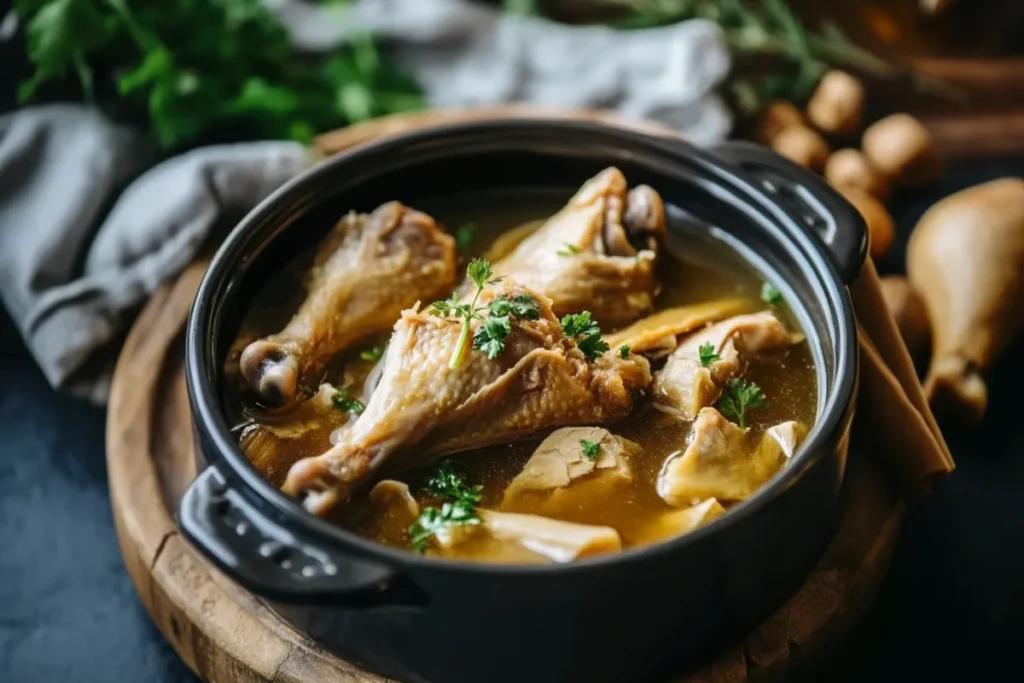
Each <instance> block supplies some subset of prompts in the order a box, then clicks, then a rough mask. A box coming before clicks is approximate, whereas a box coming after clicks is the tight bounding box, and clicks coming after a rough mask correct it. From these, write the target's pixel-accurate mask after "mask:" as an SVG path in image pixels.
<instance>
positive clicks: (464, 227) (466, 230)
mask: <svg viewBox="0 0 1024 683" xmlns="http://www.w3.org/2000/svg"><path fill="white" fill-rule="evenodd" d="M475 237H476V223H473V222H466V223H462V224H461V225H459V227H457V228H455V245H456V246H457V247H458V248H459V251H467V250H469V248H470V247H471V246H473V239H474V238H475Z"/></svg>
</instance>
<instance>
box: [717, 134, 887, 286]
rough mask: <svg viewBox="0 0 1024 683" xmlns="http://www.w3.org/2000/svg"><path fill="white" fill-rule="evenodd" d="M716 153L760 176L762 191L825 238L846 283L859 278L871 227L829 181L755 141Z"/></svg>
mask: <svg viewBox="0 0 1024 683" xmlns="http://www.w3.org/2000/svg"><path fill="white" fill-rule="evenodd" d="M712 153H713V154H715V155H717V156H718V157H720V158H722V159H724V160H725V161H727V162H729V163H731V164H732V165H734V166H737V167H739V168H740V169H741V170H742V171H743V172H744V174H745V175H746V176H747V177H749V178H753V179H754V180H756V181H757V184H758V189H759V190H760V191H761V192H763V193H764V194H766V195H767V196H768V197H769V198H770V199H772V200H773V201H775V202H777V203H778V204H779V205H781V206H782V207H783V208H784V209H785V210H786V211H787V212H788V213H789V214H790V215H791V216H792V217H793V218H795V219H796V220H797V221H798V223H799V224H800V226H801V227H802V228H804V229H805V230H806V231H807V232H808V233H810V234H811V235H813V236H814V237H816V238H818V239H820V240H821V242H822V243H823V244H824V245H825V247H826V248H827V250H828V253H829V254H830V255H831V260H832V263H833V264H834V265H835V267H836V270H837V271H839V277H840V278H841V279H842V281H843V283H844V284H850V282H852V281H853V279H854V278H855V277H856V276H857V274H858V273H859V272H860V270H861V267H862V266H863V265H864V259H865V258H866V257H867V253H868V234H867V225H866V224H865V223H864V219H863V218H862V217H861V215H860V213H859V212H858V211H857V210H856V209H855V208H853V206H852V205H851V204H850V203H849V202H847V201H846V200H845V199H843V197H842V196H841V195H840V194H839V193H838V192H836V191H835V190H833V189H832V188H831V187H830V186H829V185H828V183H826V182H825V181H824V179H822V178H821V177H819V176H817V175H816V174H814V173H812V172H811V171H809V170H807V169H806V168H803V167H802V166H798V165H797V164H795V163H793V162H792V161H790V160H789V159H786V158H784V157H782V156H779V155H778V154H776V153H775V152H773V151H771V150H770V149H768V148H766V147H762V146H761V145H758V144H755V143H752V142H741V141H729V142H725V143H722V144H721V145H718V146H717V147H715V148H714V149H713V150H712Z"/></svg>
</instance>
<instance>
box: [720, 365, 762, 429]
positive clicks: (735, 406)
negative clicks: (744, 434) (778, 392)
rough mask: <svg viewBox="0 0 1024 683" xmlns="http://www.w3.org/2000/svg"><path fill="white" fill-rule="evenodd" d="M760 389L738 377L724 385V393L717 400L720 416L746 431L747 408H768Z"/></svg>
mask: <svg viewBox="0 0 1024 683" xmlns="http://www.w3.org/2000/svg"><path fill="white" fill-rule="evenodd" d="M769 405H770V404H769V403H768V401H766V400H765V397H764V392H763V391H761V387H759V386H757V385H756V384H754V383H753V382H745V381H743V380H742V379H739V378H738V377H734V378H732V379H730V380H729V381H728V382H726V384H725V391H723V392H722V397H721V398H719V399H718V410H719V411H720V412H721V413H722V415H724V416H726V417H729V418H733V420H734V421H735V422H736V424H738V425H739V426H740V427H741V428H743V429H746V427H747V424H746V412H747V409H749V408H768V407H769Z"/></svg>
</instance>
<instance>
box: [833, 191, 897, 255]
mask: <svg viewBox="0 0 1024 683" xmlns="http://www.w3.org/2000/svg"><path fill="white" fill-rule="evenodd" d="M837 189H838V190H839V192H840V194H842V195H843V196H844V197H846V200H847V201H848V202H850V203H851V204H853V207H854V208H855V209H857V211H859V212H860V215H861V216H863V218H864V222H865V223H867V225H868V235H869V237H870V244H871V258H873V259H880V258H882V257H883V256H885V255H886V254H888V253H889V250H890V249H892V244H893V242H894V241H895V239H896V227H895V225H894V224H893V220H892V216H890V215H889V211H888V210H887V209H886V208H885V205H883V204H882V202H880V201H878V200H877V199H875V198H874V197H873V196H871V195H870V194H868V193H867V192H865V191H864V190H861V189H858V188H856V187H840V188H837Z"/></svg>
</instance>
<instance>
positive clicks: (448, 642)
mask: <svg viewBox="0 0 1024 683" xmlns="http://www.w3.org/2000/svg"><path fill="white" fill-rule="evenodd" d="M609 165H616V166H618V167H619V168H620V169H621V170H622V171H623V172H624V173H625V174H626V177H627V178H628V179H629V180H630V183H631V184H638V183H648V184H650V185H651V186H653V187H654V188H656V189H657V190H658V191H659V192H660V193H661V195H662V197H663V198H664V199H665V203H666V205H667V206H669V207H670V212H669V215H670V223H671V225H670V230H683V229H684V228H683V227H681V226H683V225H684V224H685V225H686V226H687V227H686V228H685V229H686V230H693V229H694V226H697V228H698V229H701V230H705V231H710V232H711V233H712V235H713V237H714V238H715V239H719V240H722V241H725V242H727V243H728V244H729V245H731V246H732V247H733V248H734V249H736V250H737V251H738V252H739V253H740V254H741V255H742V256H743V257H744V258H745V259H747V260H748V261H749V262H750V263H751V264H752V265H753V266H754V267H755V268H756V269H758V270H760V271H761V272H762V274H763V276H764V277H765V278H766V279H769V280H771V281H773V282H775V283H776V284H777V286H779V288H780V289H781V290H782V292H783V294H784V296H785V298H786V301H787V302H788V304H789V305H790V307H791V308H792V309H793V311H794V313H795V314H796V316H797V317H798V319H799V320H800V321H801V324H802V326H803V329H804V331H805V332H806V333H807V335H808V338H809V340H810V344H811V347H812V350H813V354H814V356H815V359H816V363H817V368H818V384H819V397H818V399H819V401H818V409H819V419H818V422H817V424H816V425H815V427H814V429H813V431H812V432H811V433H810V435H809V436H808V438H807V440H806V441H805V443H804V445H803V447H802V449H801V451H800V452H799V454H798V455H797V456H796V457H795V458H794V460H793V462H791V463H790V464H789V466H788V467H786V468H785V469H784V470H783V471H782V472H781V473H780V474H779V475H778V476H777V477H776V478H775V479H774V480H773V481H772V482H770V483H769V484H768V485H767V486H765V487H764V489H763V490H761V491H760V492H759V493H758V494H757V495H755V496H754V497H752V498H751V499H749V500H747V501H745V502H744V503H742V504H740V505H738V506H736V507H735V508H734V509H733V510H732V511H730V512H729V513H728V514H727V515H725V516H724V517H722V518H720V519H718V520H716V521H714V522H712V523H711V524H709V525H707V526H705V527H703V528H701V529H699V530H697V531H696V532H694V533H691V534H689V535H686V536H683V537H681V538H677V539H675V540H671V541H668V542H665V543H662V544H659V545H654V546H648V547H644V548H639V549H634V550H629V551H627V552H624V553H622V554H621V555H617V556H613V557H606V558H600V559H593V560H588V561H583V562H578V563H574V564H570V565H563V566H528V567H522V566H481V565H476V564H468V563H462V562H452V561H439V560H431V559H425V558H422V557H419V556H417V555H414V554H412V553H407V552H403V551H400V550H395V549H390V548H386V547H383V546H380V545H377V544H374V543H372V542H370V541H367V540H364V539H362V538H360V537H357V536H355V535H354V534H351V533H348V532H346V531H343V530H341V529H339V528H337V527H334V526H332V525H329V524H327V523H325V522H323V521H321V520H319V519H316V518H314V517H313V516H312V515H310V514H309V513H307V512H306V511H305V510H304V509H303V508H302V506H301V505H299V504H297V503H296V502H295V501H293V500H291V499H289V498H287V497H285V496H284V495H282V494H281V493H280V492H279V491H278V490H277V489H275V488H274V487H273V486H271V485H270V484H269V483H267V482H266V481H265V480H264V479H263V478H262V477H261V476H260V475H259V473H257V471H256V470H255V469H254V468H253V467H252V466H251V465H250V464H249V462H248V461H247V460H246V459H245V457H244V456H243V454H242V453H241V451H240V450H239V448H238V446H237V444H236V437H235V436H234V435H233V434H232V433H230V432H229V429H228V428H229V425H228V424H227V421H226V419H225V413H224V410H223V407H222V396H223V395H224V388H223V386H222V385H223V381H224V380H223V377H222V370H221V368H222V365H223V361H224V358H225V355H226V352H227V349H228V346H229V345H230V343H231V342H232V340H233V338H234V335H235V333H236V331H237V329H238V324H239V319H240V314H241V312H242V311H244V310H245V307H246V305H247V304H248V302H249V301H250V300H251V297H252V294H253V292H254V291H255V289H256V286H257V285H258V284H259V283H261V282H263V281H264V280H265V278H266V276H267V274H268V273H269V272H272V271H273V270H274V269H276V268H279V267H280V266H281V264H282V263H283V262H284V258H286V256H287V254H289V253H292V252H294V251H295V250H296V249H298V248H299V247H302V246H308V245H311V244H312V243H313V241H314V240H316V239H318V238H319V237H320V236H321V235H322V234H324V233H325V231H326V230H327V229H328V228H329V227H330V226H331V225H333V223H334V222H335V220H336V219H337V217H338V216H339V215H341V214H342V213H343V212H345V211H347V210H349V209H353V208H354V209H359V210H369V209H372V208H373V207H374V206H376V205H377V204H379V203H381V202H383V201H386V200H391V199H400V200H402V201H403V202H406V203H408V204H411V205H413V206H415V205H416V200H417V199H422V198H424V197H435V196H439V195H442V194H451V193H452V192H453V191H455V190H459V191H465V190H472V189H487V188H503V187H509V186H531V187H536V186H538V185H549V186H557V187H569V186H578V185H579V183H581V182H582V181H583V180H585V179H586V178H588V177H590V176H591V175H593V174H594V173H596V172H597V171H599V170H601V169H602V168H604V167H606V166H609ZM865 248H866V237H865V228H864V225H863V222H862V221H861V219H860V217H859V215H858V214H857V213H856V212H855V211H854V210H853V208H852V207H850V206H849V205H848V204H847V203H845V202H844V201H843V200H842V199H840V198H839V197H838V196H837V195H836V194H835V193H834V192H832V191H831V190H830V189H829V188H828V187H827V186H826V185H825V184H824V183H823V182H822V181H821V180H820V179H819V178H817V177H815V176H813V175H811V174H810V173H808V172H807V171H805V170H804V169H802V168H799V167H797V166H795V165H793V164H791V163H789V162H787V161H784V160H783V159H781V158H780V157H778V156H776V155H774V154H773V153H771V152H768V151H766V150H764V149H763V148H760V147H756V146H753V145H747V144H736V143H727V144H724V145H722V146H720V147H718V148H717V149H713V150H711V151H702V150H698V149H695V148H694V147H692V146H690V145H688V144H685V143H683V142H678V141H671V140H666V139H659V138H654V137H650V136H647V135H643V134H639V133H634V132H627V131H624V130H620V129H616V128H610V127H606V126H602V125H597V124H592V123H581V122H566V121H545V120H533V121H523V120H509V121H491V122H483V123H469V124H464V125H458V126H452V127H445V128H437V129H433V130H429V131H425V132H419V133H415V134H412V135H406V136H403V137H396V138H391V139H388V140H385V141H382V142H379V143H376V144H371V145H369V146H365V147H360V148H358V149H355V150H353V151H350V152H347V153H344V154H341V155H339V156H337V157H334V158H332V159H330V160H328V161H326V162H324V163H322V164H320V165H319V166H317V167H315V168H313V169H311V170H309V171H308V172H306V173H304V174H303V175H301V176H300V177H298V178H296V179H295V180H293V181H292V182H290V183H288V184H287V185H285V186H284V187H282V188H281V189H280V190H278V191H277V192H275V193H274V194H273V196H271V197H270V198H269V199H267V200H266V201H264V202H263V203H262V204H261V205H260V206H259V207H257V208H256V209H255V210H254V211H253V212H252V213H250V214H249V215H248V216H247V217H246V218H245V219H244V220H243V221H242V223H241V224H240V225H239V226H238V227H237V228H236V229H235V230H234V232H232V233H231V235H230V236H229V237H228V238H227V240H226V241H225V242H224V244H223V246H221V248H220V250H219V251H218V252H217V254H216V256H215V257H214V259H213V261H212V263H211V264H210V267H209V270H208V271H207V273H206V276H205V278H204V279H203V282H202V285H201V286H200V288H199V293H198V295H197V297H196V301H195V304H194V306H193V309H192V313H191V316H190V318H189V324H188V333H187V341H186V352H187V375H188V390H189V395H190V397H191V401H192V409H193V414H194V420H195V431H196V436H197V439H198V445H199V448H198V451H199V452H200V454H201V456H200V457H201V460H202V462H201V463H200V471H201V474H200V475H199V476H198V477H197V479H196V480H195V482H194V483H193V484H192V486H191V487H190V488H189V490H188V492H187V493H186V495H185V497H184V499H183V500H182V503H181V511H180V522H181V526H182V529H183V531H184V532H185V534H186V535H187V537H188V538H189V539H190V540H191V541H192V543H194V544H195V546H196V547H198V548H199V549H200V550H201V551H202V552H203V553H204V554H205V555H206V556H207V557H208V558H210V559H211V560H212V561H213V562H214V563H215V564H216V565H217V566H218V567H220V568H221V569H222V570H223V571H224V572H225V573H226V574H227V575H228V576H230V577H231V578H232V579H234V580H235V581H237V582H238V583H239V584H241V585H242V586H244V587H245V588H247V589H248V590H250V591H252V592H253V593H255V594H256V595H258V596H260V597H262V598H264V599H265V600H266V601H267V602H268V603H269V605H270V606H271V608H272V609H274V610H275V611H277V612H278V613H279V614H280V615H281V616H282V617H283V618H284V619H286V620H287V621H288V622H290V623H291V624H292V625H293V626H294V627H295V628H296V629H298V630H299V631H300V632H302V633H305V634H307V635H308V636H309V637H311V638H312V639H314V640H316V641H318V642H320V643H322V644H324V645H325V646H327V647H328V648H330V649H331V650H333V651H335V652H337V653H338V654H339V655H341V656H343V657H345V658H347V659H349V660H351V661H353V662H356V663H359V664H361V665H363V666H365V667H367V668H369V669H371V670H374V671H377V672H380V673H383V674H385V675H387V676H391V677H393V678H397V679H400V680H403V681H417V682H419V681H429V682H430V683H461V682H473V683H477V682H483V681H492V682H503V681H510V682H511V681H515V682H516V683H520V682H522V681H532V682H534V683H540V682H546V681H552V682H559V683H562V682H566V681H588V682H594V681H631V682H632V681H643V680H658V679H659V678H660V677H663V676H666V675H668V674H669V673H672V672H678V671H680V670H681V669H682V668H685V667H687V666H692V665H694V664H695V663H697V662H698V661H699V660H702V659H705V658H707V657H710V656H712V655H713V654H714V649H715V648H716V647H718V646H720V645H722V644H723V643H725V642H726V641H727V640H728V639H730V638H734V637H736V636H738V635H739V634H740V633H742V632H743V631H744V630H746V629H748V628H750V627H752V626H753V625H755V624H756V623H757V622H758V621H759V620H761V619H763V618H764V617H766V616H767V615H768V614H770V613H771V612H772V610H774V609H775V608H777V607H778V606H779V605H780V604H781V603H782V602H783V601H784V600H785V599H786V598H787V597H788V596H789V595H791V594H792V593H793V592H794V591H795V590H796V589H797V588H798V587H799V585H800V584H801V582H802V580H803V579H804V577H805V576H806V575H807V573H808V572H809V570H810V569H811V567H812V566H813V564H814V562H815V560H816V559H817V557H818V556H819V555H820V553H821V551H822V550H823V549H824V546H825V543H826V541H827V539H828V536H829V533H830V530H831V527H832V523H833V520H834V512H835V509H836V505H837V498H838V495H839V489H840V484H841V482H842V478H843V470H844V467H845V457H846V443H847V435H848V432H849V427H850V421H851V418H852V413H853V405H854V399H855V395H856V388H857V355H858V353H857V338H856V328H855V324H854V317H853V309H852V305H851V302H850V298H849V295H848V292H847V289H846V284H847V283H848V282H849V281H850V279H851V278H852V277H853V276H854V275H855V274H856V273H857V272H858V271H859V270H860V267H861V264H862V262H863V259H864V256H865ZM662 680H664V679H662Z"/></svg>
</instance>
